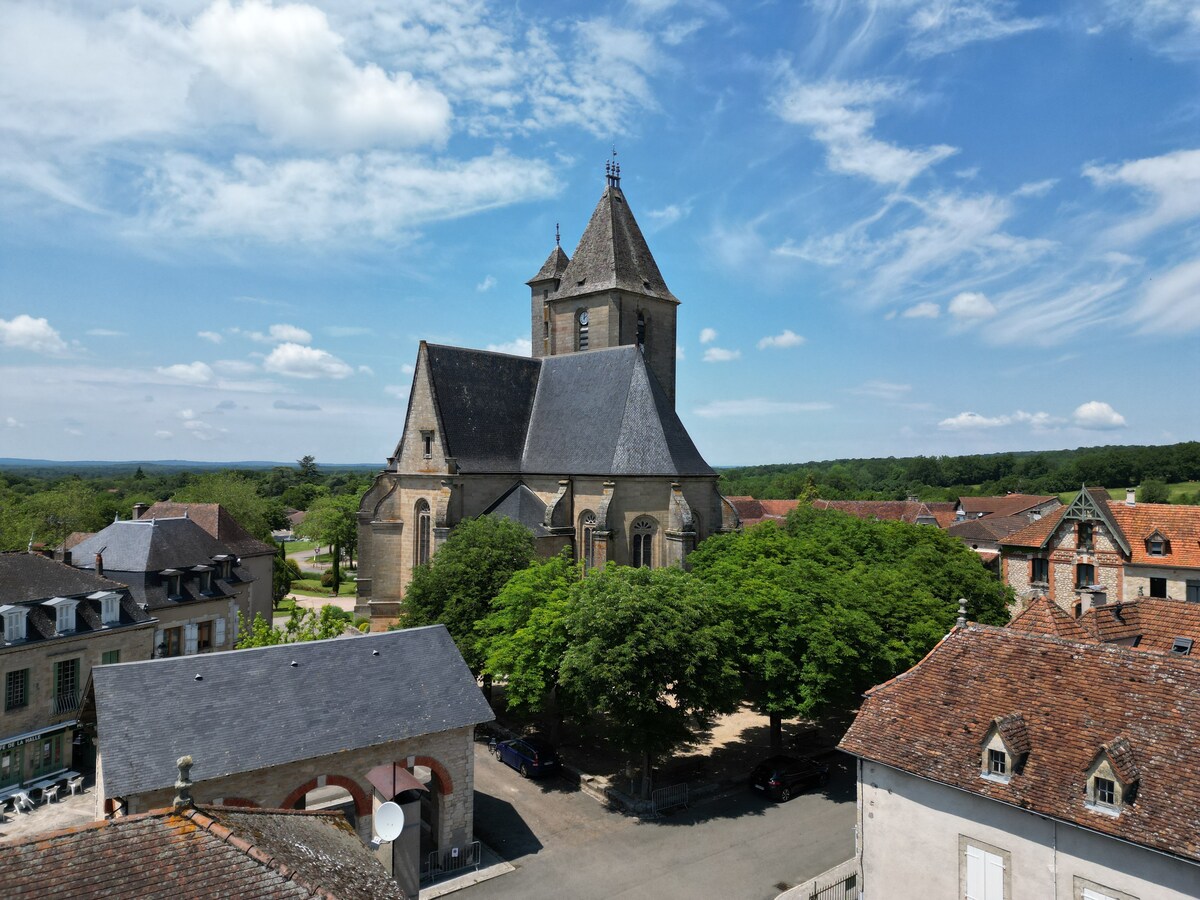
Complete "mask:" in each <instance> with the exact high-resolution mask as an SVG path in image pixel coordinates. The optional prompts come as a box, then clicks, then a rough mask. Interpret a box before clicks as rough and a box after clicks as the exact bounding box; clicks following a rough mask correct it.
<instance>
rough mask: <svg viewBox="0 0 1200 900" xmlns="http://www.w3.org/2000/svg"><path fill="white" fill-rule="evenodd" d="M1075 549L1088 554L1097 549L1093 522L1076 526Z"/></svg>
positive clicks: (1080, 523)
mask: <svg viewBox="0 0 1200 900" xmlns="http://www.w3.org/2000/svg"><path fill="white" fill-rule="evenodd" d="M1075 547H1076V549H1078V550H1083V551H1085V552H1088V553H1090V552H1092V551H1093V550H1094V549H1095V548H1096V528H1095V526H1094V525H1093V524H1092V523H1091V522H1079V523H1078V524H1077V525H1076V526H1075Z"/></svg>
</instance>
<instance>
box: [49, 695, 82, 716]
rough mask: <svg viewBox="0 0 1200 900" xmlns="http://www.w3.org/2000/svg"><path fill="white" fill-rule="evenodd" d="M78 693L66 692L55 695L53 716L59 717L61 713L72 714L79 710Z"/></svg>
mask: <svg viewBox="0 0 1200 900" xmlns="http://www.w3.org/2000/svg"><path fill="white" fill-rule="evenodd" d="M80 693H81V692H80V691H79V690H78V689H76V690H74V691H66V692H63V693H61V694H56V695H55V697H54V714H55V715H56V716H57V715H61V714H62V713H69V712H74V711H75V710H77V709H79V700H80Z"/></svg>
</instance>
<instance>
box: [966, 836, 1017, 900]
mask: <svg viewBox="0 0 1200 900" xmlns="http://www.w3.org/2000/svg"><path fill="white" fill-rule="evenodd" d="M966 887H967V894H966V900H1007V898H1005V896H1004V859H1003V858H1002V857H999V856H997V855H996V854H994V853H988V852H987V851H986V850H981V849H979V848H978V847H973V846H972V845H970V844H967V885H966Z"/></svg>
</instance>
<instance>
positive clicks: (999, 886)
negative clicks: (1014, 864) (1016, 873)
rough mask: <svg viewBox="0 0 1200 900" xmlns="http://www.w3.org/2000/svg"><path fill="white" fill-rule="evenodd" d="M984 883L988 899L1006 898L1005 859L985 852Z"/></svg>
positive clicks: (1002, 899)
mask: <svg viewBox="0 0 1200 900" xmlns="http://www.w3.org/2000/svg"><path fill="white" fill-rule="evenodd" d="M983 856H984V876H983V884H984V888H985V889H986V894H985V895H984V896H986V897H987V900H1005V897H1004V860H1003V859H1001V858H1000V857H999V856H994V855H992V854H991V853H984V854H983Z"/></svg>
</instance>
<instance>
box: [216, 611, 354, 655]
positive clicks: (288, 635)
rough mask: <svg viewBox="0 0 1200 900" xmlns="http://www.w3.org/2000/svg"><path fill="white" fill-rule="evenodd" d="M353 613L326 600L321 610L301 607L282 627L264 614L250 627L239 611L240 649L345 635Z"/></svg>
mask: <svg viewBox="0 0 1200 900" xmlns="http://www.w3.org/2000/svg"><path fill="white" fill-rule="evenodd" d="M352 618H353V616H351V615H350V614H349V613H347V612H346V611H345V610H341V609H338V608H337V607H336V606H333V605H331V604H326V605H325V606H322V607H321V611H320V612H319V613H318V612H314V611H313V610H311V609H301V608H299V607H297V608H296V609H293V610H292V614H291V616H289V617H288V620H287V622H286V623H285V624H284V626H283V627H282V628H276V627H272V626H271V625H270V624H269V623H268V622H267V621H266V619H264V618H263V617H262V616H261V615H259V614H257V613H256V614H255V616H254V622H253V623H252V624H251V625H250V627H249V628H247V627H246V620H245V619H244V618H243V617H242V614H241V613H238V635H239V636H238V641H237V649H238V650H244V649H246V648H247V647H271V646H274V645H275V644H294V643H297V642H298V641H324V640H328V639H329V638H335V637H341V635H342V634H344V633H345V631H346V626H347V625H348V624H349V623H350V621H351V619H352Z"/></svg>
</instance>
